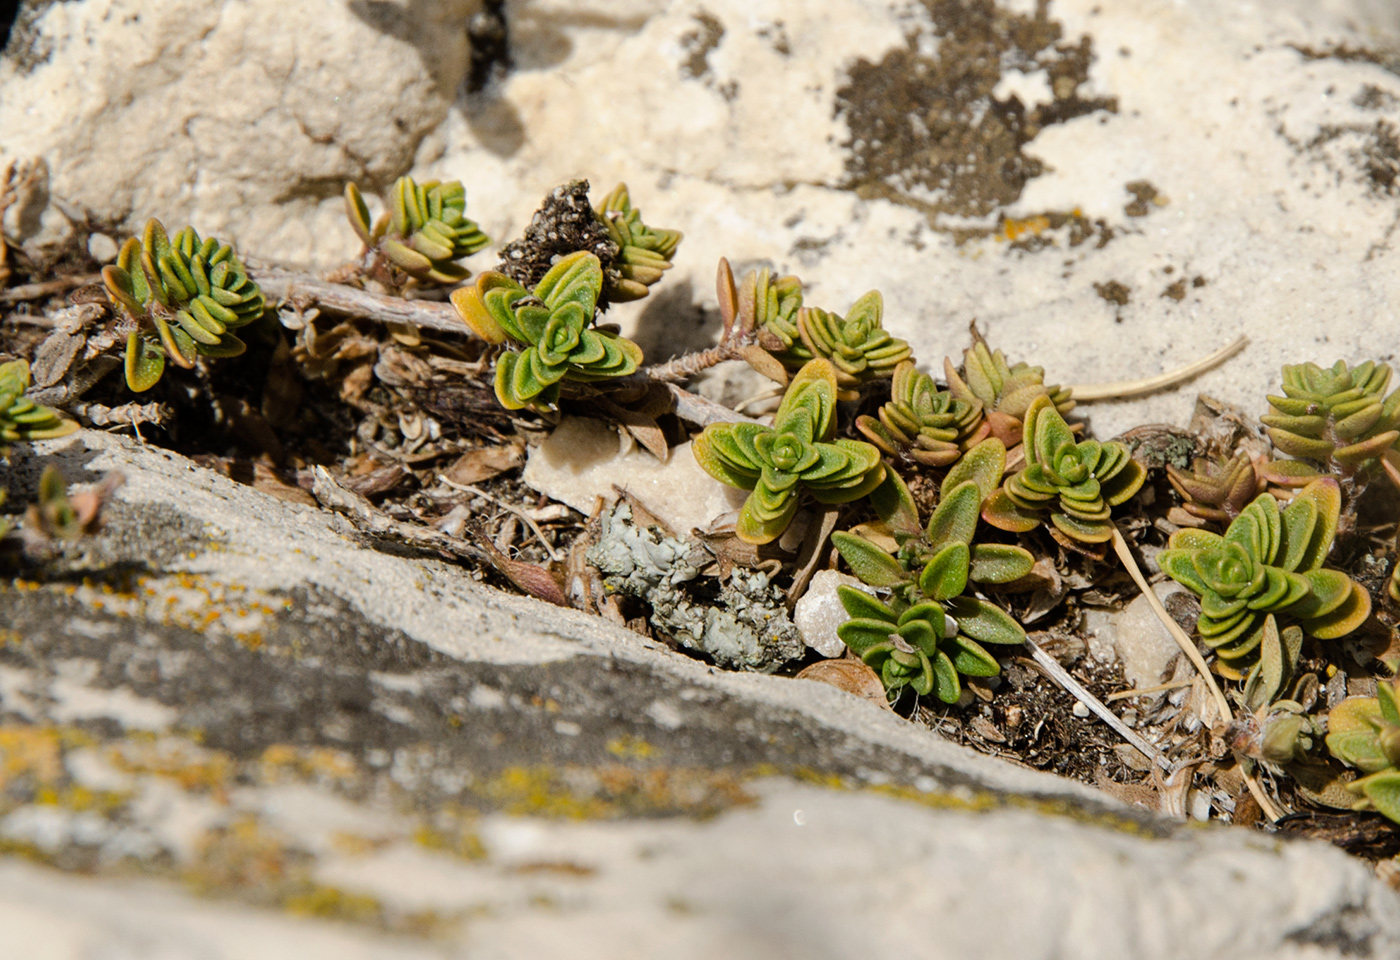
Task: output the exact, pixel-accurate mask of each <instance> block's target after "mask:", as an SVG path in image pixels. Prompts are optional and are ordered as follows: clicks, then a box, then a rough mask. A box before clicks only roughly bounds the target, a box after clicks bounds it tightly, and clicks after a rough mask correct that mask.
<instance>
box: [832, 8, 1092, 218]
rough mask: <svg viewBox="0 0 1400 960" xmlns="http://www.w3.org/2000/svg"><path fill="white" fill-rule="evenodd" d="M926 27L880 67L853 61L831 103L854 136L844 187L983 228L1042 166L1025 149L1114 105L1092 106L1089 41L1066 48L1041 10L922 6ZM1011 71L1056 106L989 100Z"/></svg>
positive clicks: (1009, 97) (1003, 98)
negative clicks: (1047, 131) (1040, 76)
mask: <svg viewBox="0 0 1400 960" xmlns="http://www.w3.org/2000/svg"><path fill="white" fill-rule="evenodd" d="M921 2H922V4H923V6H924V7H925V8H926V9H927V11H928V16H929V21H930V22H929V23H928V24H926V25H922V26H918V27H915V28H913V29H911V30H910V31H909V33H908V34H907V36H906V42H905V45H904V46H903V47H900V48H897V49H894V50H891V51H890V52H889V53H887V54H885V56H884V57H883V58H881V59H880V60H879V61H878V62H872V61H870V60H866V59H860V60H857V61H856V62H855V63H854V64H852V65H851V66H850V67H849V69H848V71H847V72H848V78H849V79H848V82H847V83H846V84H845V85H844V86H842V87H841V88H840V89H839V90H838V91H837V94H836V112H837V115H838V116H839V117H841V118H844V119H845V121H846V124H847V126H848V129H849V131H850V135H849V137H848V139H847V141H846V144H845V145H846V147H847V149H848V150H849V154H848V157H847V162H846V183H845V185H846V186H847V187H848V188H849V189H852V190H855V191H856V192H857V193H859V194H861V195H862V196H868V197H884V198H886V199H889V200H893V201H894V202H896V203H900V204H904V205H907V206H911V207H914V208H916V209H919V210H921V211H923V212H925V213H926V214H927V215H928V216H929V220H930V223H931V225H933V226H935V228H938V227H939V226H940V223H939V216H940V215H944V214H947V215H952V216H954V217H959V218H977V217H987V216H989V215H991V214H993V213H995V212H996V211H997V210H998V209H1000V208H1002V207H1005V206H1007V205H1009V204H1011V203H1014V202H1015V201H1016V200H1017V199H1018V198H1019V197H1020V196H1021V191H1022V190H1023V188H1024V187H1025V185H1026V183H1027V181H1029V180H1030V179H1031V178H1033V177H1036V176H1038V175H1039V174H1040V173H1042V172H1043V170H1044V164H1043V163H1042V162H1041V161H1040V160H1039V159H1038V158H1036V157H1035V156H1033V155H1032V154H1030V153H1029V152H1027V150H1026V149H1025V148H1026V146H1027V144H1029V143H1030V142H1031V141H1032V140H1034V139H1035V137H1036V136H1037V135H1039V133H1040V131H1041V130H1043V129H1044V128H1045V127H1046V126H1049V125H1051V124H1055V123H1064V122H1065V121H1067V120H1070V119H1073V118H1075V117H1079V116H1083V115H1085V114H1088V113H1092V112H1093V111H1096V110H1107V111H1116V110H1117V101H1116V99H1115V98H1113V97H1097V96H1092V95H1089V94H1087V93H1086V92H1085V91H1084V89H1083V88H1084V85H1085V83H1086V81H1087V80H1088V76H1089V65H1090V63H1091V62H1092V60H1093V43H1092V41H1091V40H1090V38H1089V37H1087V36H1086V37H1081V38H1079V39H1078V40H1077V41H1074V42H1070V41H1068V40H1066V38H1065V37H1064V30H1063V28H1062V27H1061V26H1060V24H1059V23H1058V22H1057V21H1055V20H1052V19H1051V18H1050V16H1049V13H1048V9H1047V5H1046V4H1040V5H1038V7H1037V9H1036V11H1035V12H1034V13H1016V12H1012V11H1009V10H1006V9H1004V8H1002V7H999V6H997V5H996V4H995V3H993V2H991V0H972V2H959V0H921ZM1008 71H1019V72H1020V73H1022V74H1028V75H1029V74H1035V73H1038V72H1040V71H1043V72H1044V76H1045V80H1046V83H1047V84H1048V86H1049V89H1050V93H1051V96H1052V99H1051V101H1050V102H1048V103H1042V104H1031V105H1027V104H1025V103H1022V102H1021V100H1020V98H1019V97H1018V96H1016V95H1015V94H1008V95H1005V96H998V95H997V93H996V91H997V87H998V85H999V84H1000V83H1001V80H1002V78H1003V76H1004V74H1006V73H1007V72H1008Z"/></svg>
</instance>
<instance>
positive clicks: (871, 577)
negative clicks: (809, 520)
mask: <svg viewBox="0 0 1400 960" xmlns="http://www.w3.org/2000/svg"><path fill="white" fill-rule="evenodd" d="M831 543H832V545H833V546H834V547H836V550H837V552H838V553H840V554H841V559H843V560H845V561H846V565H847V566H849V567H850V568H851V572H852V573H854V574H855V575H856V577H857V578H858V579H860V581H861V582H862V583H868V584H870V586H872V587H893V586H895V585H897V584H900V583H905V582H907V581H908V580H909V574H908V573H907V572H906V571H905V570H904V568H903V567H902V566H900V565H899V561H897V560H895V558H894V557H892V556H890V555H889V554H888V553H886V552H885V551H883V550H881V549H880V548H879V547H877V546H876V545H875V544H873V543H871V542H870V541H869V540H866V539H865V538H864V537H858V536H855V535H854V534H850V533H840V532H838V533H833V534H832V535H831ZM853 615H854V614H853Z"/></svg>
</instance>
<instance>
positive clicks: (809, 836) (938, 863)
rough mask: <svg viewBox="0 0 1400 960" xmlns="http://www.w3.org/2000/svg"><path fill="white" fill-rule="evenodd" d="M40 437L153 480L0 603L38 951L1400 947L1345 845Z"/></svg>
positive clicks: (315, 513) (18, 908)
mask: <svg viewBox="0 0 1400 960" xmlns="http://www.w3.org/2000/svg"><path fill="white" fill-rule="evenodd" d="M32 453H33V454H34V456H24V457H22V458H19V462H20V463H21V465H22V466H21V469H20V470H19V471H17V473H18V474H19V475H17V476H15V477H12V478H11V487H12V489H14V491H15V493H16V494H17V495H19V496H23V495H25V493H26V490H25V488H26V487H27V486H29V485H32V484H33V483H35V482H36V480H37V478H36V476H34V474H35V473H37V469H38V464H39V462H40V461H41V460H43V461H55V462H57V463H58V464H59V465H60V466H61V468H62V469H63V470H64V471H65V473H66V474H67V475H68V476H69V477H70V478H71V479H73V480H75V481H80V480H92V479H95V478H96V477H97V476H99V475H100V474H102V473H104V472H106V471H109V470H113V469H120V470H121V471H123V472H124V473H125V474H126V476H127V477H128V482H127V483H126V485H125V486H124V487H122V488H121V490H120V491H119V493H118V494H117V498H116V500H115V502H113V503H112V504H111V505H110V510H109V517H110V522H109V525H108V526H107V528H106V529H105V531H104V532H103V533H101V534H100V535H98V536H97V537H95V538H93V539H91V540H90V541H87V542H85V543H84V544H83V545H82V546H81V547H79V548H77V549H76V550H74V551H70V552H68V553H65V554H63V555H62V556H60V557H59V558H57V559H55V560H54V561H52V562H53V564H54V566H53V567H52V568H51V569H50V571H49V573H50V577H49V578H48V579H47V580H46V581H45V582H43V583H40V582H31V581H27V580H23V579H17V580H13V581H10V582H7V583H5V584H4V585H0V611H3V620H4V629H3V633H0V639H3V643H0V758H3V762H0V849H3V850H4V852H5V854H6V856H5V857H4V858H0V922H3V923H4V924H5V929H6V930H7V935H6V937H7V939H6V943H7V948H10V947H15V946H16V945H18V946H19V948H21V952H20V954H18V955H23V956H53V957H64V958H68V957H72V958H80V957H89V956H94V955H96V954H95V953H94V951H97V950H107V951H108V952H111V951H118V952H120V951H122V950H125V951H127V952H129V953H133V954H134V955H143V956H155V955H159V956H162V957H180V958H183V957H190V958H193V957H196V956H198V957H220V958H222V957H230V958H232V957H245V956H247V957H251V956H257V957H261V958H278V957H288V958H292V957H298V958H300V957H320V956H326V957H331V956H335V957H346V956H349V957H385V958H388V957H395V958H397V957H429V956H435V957H441V956H460V957H471V958H477V957H502V958H507V957H509V958H514V957H521V958H523V957H530V956H539V955H552V956H571V957H594V956H596V957H624V958H625V957H638V958H641V957H653V956H656V955H658V953H660V952H665V953H667V954H669V955H672V956H677V957H682V958H689V957H694V958H700V957H712V956H735V957H783V956H791V957H852V958H854V957H864V956H871V955H892V954H909V953H911V952H912V953H914V954H915V955H938V956H944V955H946V956H964V955H969V954H971V955H986V956H1024V957H1032V958H1034V957H1045V958H1050V957H1057V956H1065V955H1069V954H1073V955H1075V956H1084V957H1119V956H1124V955H1132V956H1141V957H1175V956H1183V955H1192V956H1214V955H1221V954H1224V953H1229V954H1231V955H1236V956H1244V957H1261V958H1262V957H1311V956H1326V955H1343V954H1344V955H1351V956H1377V957H1379V956H1388V955H1391V954H1393V953H1394V952H1395V951H1396V950H1397V949H1400V900H1397V898H1396V896H1395V895H1394V893H1393V892H1392V891H1390V890H1389V888H1387V887H1386V886H1385V885H1384V884H1383V883H1381V882H1380V881H1379V880H1377V879H1376V878H1375V877H1374V876H1373V875H1372V874H1371V873H1370V872H1369V871H1368V870H1367V869H1366V867H1365V866H1364V865H1363V864H1361V863H1359V862H1356V861H1353V860H1351V859H1349V858H1348V857H1347V856H1346V855H1345V854H1343V853H1341V852H1340V851H1337V850H1335V849H1332V848H1331V847H1328V846H1326V845H1323V844H1319V843H1312V842H1279V841H1277V840H1275V839H1272V838H1269V837H1267V836H1264V835H1261V834H1257V833H1251V832H1248V831H1245V830H1233V829H1200V828H1186V827H1179V826H1176V825H1174V824H1171V823H1168V822H1165V821H1162V820H1158V819H1155V818H1153V817H1150V816H1148V815H1146V814H1144V813H1142V812H1140V811H1136V810H1132V809H1129V808H1127V807H1124V806H1121V805H1119V804H1118V803H1116V802H1115V801H1112V800H1110V799H1109V798H1107V797H1106V796H1105V795H1103V794H1099V793H1097V792H1096V791H1094V790H1091V789H1089V788H1087V787H1084V786H1081V785H1078V784H1073V783H1069V782H1066V781H1062V780H1059V779H1056V778H1054V777H1051V776H1048V775H1045V774H1040V773H1035V772H1032V771H1027V770H1022V769H1018V768H1016V767H1013V766H1011V765H1008V764H1005V763H1002V762H999V761H996V760H992V759H990V758H987V757H983V756H979V755H976V754H973V753H972V752H971V751H968V750H966V749H963V748H959V747H956V746H953V745H951V744H948V743H946V742H943V741H941V740H939V739H937V738H936V737H935V736H933V735H932V734H930V733H929V732H928V731H925V730H921V729H918V728H916V727H914V726H912V725H910V724H908V723H906V722H905V721H903V720H900V719H899V718H897V717H894V716H893V715H892V714H890V713H888V712H886V711H883V710H880V709H879V708H878V707H877V706H875V705H872V704H868V703H864V702H862V701H861V700H859V699H858V698H856V697H854V696H851V695H848V694H845V693H842V692H840V691H838V690H836V689H834V688H832V687H829V686H826V685H825V684H819V683H812V682H808V681H802V680H794V679H786V678H779V677H768V676H761V675H756V674H741V673H731V672H727V671H716V670H713V669H711V668H708V667H706V666H704V665H703V664H701V663H699V662H697V661H694V660H691V659H688V658H686V657H684V656H681V655H678V654H675V653H672V652H670V651H668V650H665V649H662V648H660V647H659V646H658V645H655V644H652V643H649V642H647V641H643V640H642V639H640V638H639V637H637V636H636V635H635V634H631V633H629V632H626V631H623V630H621V629H619V628H616V627H613V626H612V625H610V624H608V623H606V622H604V621H602V620H601V619H598V618H590V617H585V616H583V615H580V614H575V613H573V612H570V611H561V610H559V609H558V608H556V607H548V606H545V605H543V604H540V603H538V602H535V601H532V600H528V599H523V598H519V597H514V596H509V595H506V594H502V593H500V592H498V591H495V590H493V589H491V588H488V587H485V586H483V585H481V584H479V583H477V582H475V581H473V580H472V579H471V578H470V577H469V576H468V575H467V574H465V573H464V572H462V571H461V570H460V569H458V568H456V567H453V566H451V565H448V564H446V563H443V562H441V561H439V560H437V559H435V558H432V557H426V556H403V555H394V554H391V553H387V552H382V551H380V550H376V549H374V548H373V546H372V545H370V544H367V543H364V542H362V541H361V540H360V538H359V535H358V534H356V533H355V532H354V531H353V529H352V528H351V527H350V526H348V524H347V523H346V522H345V521H343V520H342V519H341V518H339V517H337V516H335V515H332V514H328V513H325V512H322V511H319V510H317V509H314V508H310V507H304V506H300V505H296V504H289V503H286V502H283V501H279V500H275V499H272V498H269V497H267V496H265V495H263V494H261V493H259V492H257V491H254V490H252V489H250V488H248V487H243V486H239V485H237V484H235V483H234V482H232V481H230V480H227V479H225V478H223V477H221V476H219V475H217V474H214V473H212V472H211V471H208V470H205V469H203V468H201V467H198V466H196V465H194V464H193V463H191V462H189V461H187V460H185V459H183V458H181V457H179V456H176V455H173V454H169V453H166V452H163V451H160V450H157V449H153V448H150V447H146V446H143V445H141V444H139V443H136V442H133V441H127V440H123V439H119V438H113V437H111V436H108V435H104V434H99V433H94V432H91V431H85V432H83V433H81V434H79V435H77V436H76V437H75V438H72V439H68V440H63V441H50V442H46V443H43V444H36V445H35V447H34V449H33V451H32ZM31 468H32V469H31ZM1245 890H1247V891H1248V895H1247V896H1242V895H1241V891H1245ZM1008 911H1010V912H1008ZM1010 916H1014V917H1015V921H1016V922H1014V923H1008V922H1006V921H1007V918H1008V917H1010ZM60 918H61V920H60ZM930 930H935V931H937V936H936V938H935V939H934V940H932V941H931V940H930V932H929V931H930Z"/></svg>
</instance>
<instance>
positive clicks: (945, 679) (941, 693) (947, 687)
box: [932, 650, 962, 703]
mask: <svg viewBox="0 0 1400 960" xmlns="http://www.w3.org/2000/svg"><path fill="white" fill-rule="evenodd" d="M932 665H933V672H934V677H935V683H936V686H937V690H938V699H940V700H942V701H943V702H944V703H957V702H958V697H959V696H961V695H962V683H961V682H960V681H959V680H958V668H957V667H955V666H954V665H953V661H952V659H950V658H949V656H948V655H947V654H946V653H944V652H943V651H942V650H940V651H938V656H937V657H936V658H934V660H933V664H932Z"/></svg>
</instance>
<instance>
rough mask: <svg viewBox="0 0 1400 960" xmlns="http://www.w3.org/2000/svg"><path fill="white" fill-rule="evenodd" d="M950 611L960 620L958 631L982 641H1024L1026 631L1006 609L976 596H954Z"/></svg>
mask: <svg viewBox="0 0 1400 960" xmlns="http://www.w3.org/2000/svg"><path fill="white" fill-rule="evenodd" d="M948 612H949V613H950V614H951V615H952V617H953V619H954V620H956V621H957V622H958V632H959V633H965V634H967V635H968V636H969V637H971V638H972V639H974V640H977V641H979V642H981V643H998V644H1016V643H1024V642H1025V640H1026V631H1025V630H1024V629H1022V627H1021V625H1020V624H1019V623H1017V622H1016V621H1015V620H1014V619H1013V618H1012V616H1011V614H1009V613H1007V612H1006V611H1005V610H1002V609H1001V608H1000V607H996V606H993V605H992V604H990V603H987V602H986V601H985V600H979V599H977V598H976V597H969V596H961V597H954V598H953V599H951V600H949V601H948Z"/></svg>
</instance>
